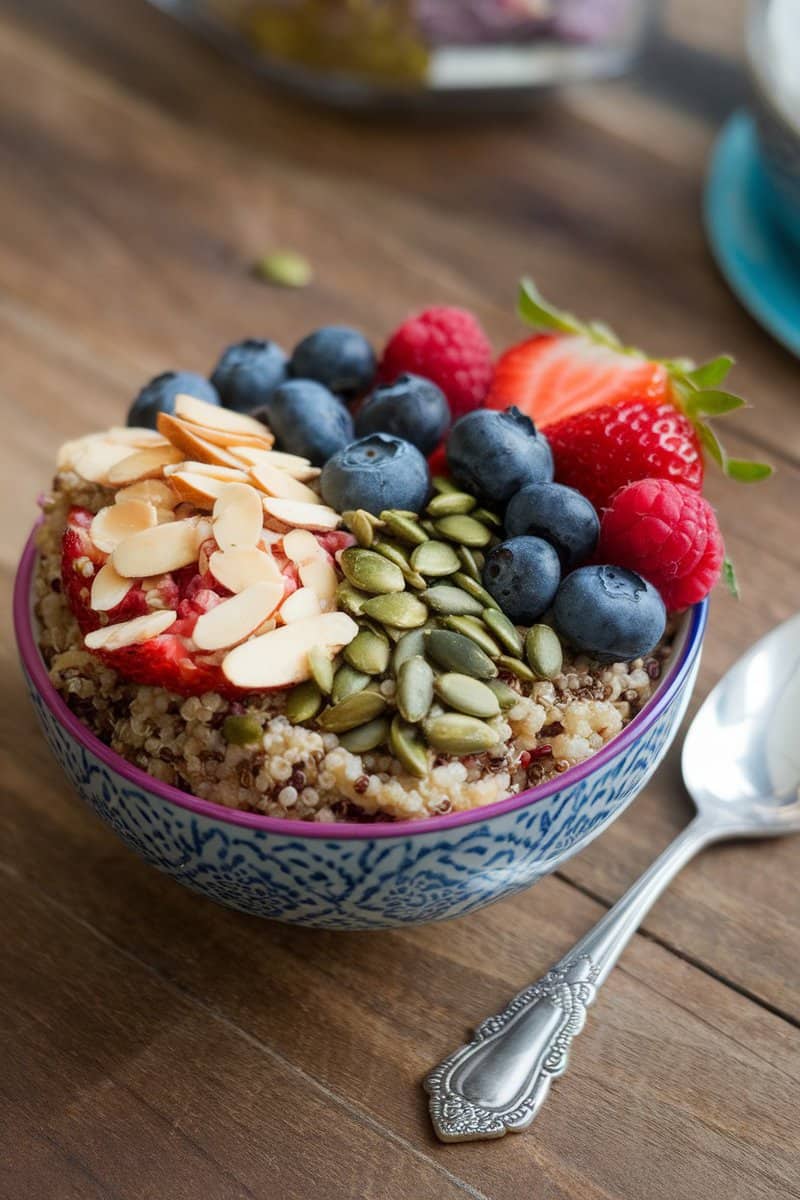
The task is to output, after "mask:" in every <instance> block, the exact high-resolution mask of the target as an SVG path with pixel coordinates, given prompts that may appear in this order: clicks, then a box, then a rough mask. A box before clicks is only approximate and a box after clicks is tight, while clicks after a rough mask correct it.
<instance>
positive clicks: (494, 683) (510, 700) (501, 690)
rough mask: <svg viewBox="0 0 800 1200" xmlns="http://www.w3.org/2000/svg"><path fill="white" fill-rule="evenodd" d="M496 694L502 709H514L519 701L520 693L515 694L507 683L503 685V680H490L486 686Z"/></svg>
mask: <svg viewBox="0 0 800 1200" xmlns="http://www.w3.org/2000/svg"><path fill="white" fill-rule="evenodd" d="M486 686H487V687H490V688H491V689H492V691H493V692H494V694H495V696H497V699H498V701H499V703H500V707H501V708H513V707H514V705H515V704H516V703H517V701H518V700H519V698H520V696H519V692H515V691H514V689H513V688H512V687H509V686H508V684H507V683H503V680H502V679H490V680H489V681H488V683H487V684H486Z"/></svg>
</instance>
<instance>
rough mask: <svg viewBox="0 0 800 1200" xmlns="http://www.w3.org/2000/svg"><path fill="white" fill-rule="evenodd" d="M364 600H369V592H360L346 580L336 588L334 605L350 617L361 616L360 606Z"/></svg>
mask: <svg viewBox="0 0 800 1200" xmlns="http://www.w3.org/2000/svg"><path fill="white" fill-rule="evenodd" d="M365 600H369V594H368V593H367V592H360V591H359V590H358V588H354V587H353V586H352V585H351V584H349V583H347V582H346V581H345V582H343V583H340V584H339V586H338V587H337V589H336V607H337V608H338V609H340V610H341V611H342V612H346V613H347V614H348V615H349V616H351V617H360V616H361V606H362V604H363V603H364V601H365Z"/></svg>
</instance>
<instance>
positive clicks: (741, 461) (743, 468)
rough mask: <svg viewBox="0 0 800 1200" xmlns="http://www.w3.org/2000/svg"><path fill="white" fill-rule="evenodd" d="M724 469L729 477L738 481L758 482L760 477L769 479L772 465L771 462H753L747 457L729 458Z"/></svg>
mask: <svg viewBox="0 0 800 1200" xmlns="http://www.w3.org/2000/svg"><path fill="white" fill-rule="evenodd" d="M723 470H724V471H725V474H726V475H727V476H728V478H729V479H735V480H736V482H737V483H758V481H759V480H760V479H769V477H770V475H771V474H772V467H771V466H770V465H769V463H762V462H751V461H750V460H749V459H746V458H729V459H728V460H727V462H726V463H725V465H724V467H723Z"/></svg>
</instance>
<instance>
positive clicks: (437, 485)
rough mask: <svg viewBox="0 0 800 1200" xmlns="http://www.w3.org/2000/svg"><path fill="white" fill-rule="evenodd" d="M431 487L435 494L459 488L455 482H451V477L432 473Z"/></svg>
mask: <svg viewBox="0 0 800 1200" xmlns="http://www.w3.org/2000/svg"><path fill="white" fill-rule="evenodd" d="M431 487H432V488H433V490H434V491H435V492H436V493H437V495H440V496H441V495H443V494H444V493H445V492H460V491H461V489H460V487H459V486H458V484H457V483H453V480H452V479H448V477H447V476H446V475H434V477H433V479H432V480H431Z"/></svg>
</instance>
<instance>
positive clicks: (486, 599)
mask: <svg viewBox="0 0 800 1200" xmlns="http://www.w3.org/2000/svg"><path fill="white" fill-rule="evenodd" d="M453 583H457V584H458V586H459V587H460V588H463V589H464V591H465V592H469V594H470V596H474V597H475V599H476V600H480V602H481V604H482V606H483V607H484V608H499V607H500V605H499V604H498V603H497V601H496V600H495V598H494V596H492V595H490V593H489V592H487V590H486V588H485V587H484V586H483V584H482V583H478V581H477V580H476V579H472V578H471V577H470V576H469V575H467V574H465V573H464V571H456V573H455V575H454V576H453Z"/></svg>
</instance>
